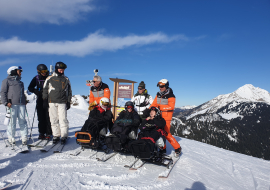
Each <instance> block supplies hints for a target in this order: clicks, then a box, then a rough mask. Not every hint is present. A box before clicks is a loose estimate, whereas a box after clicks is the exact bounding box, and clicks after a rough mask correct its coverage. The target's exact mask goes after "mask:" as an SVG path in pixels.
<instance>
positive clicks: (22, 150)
mask: <svg viewBox="0 0 270 190" xmlns="http://www.w3.org/2000/svg"><path fill="white" fill-rule="evenodd" d="M6 146H7V147H11V150H14V151H15V152H16V153H27V152H29V148H28V146H27V145H23V144H21V145H19V146H17V145H16V144H15V143H14V144H11V143H10V142H9V141H8V140H6Z"/></svg>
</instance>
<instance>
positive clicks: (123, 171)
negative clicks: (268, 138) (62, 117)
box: [0, 97, 270, 190]
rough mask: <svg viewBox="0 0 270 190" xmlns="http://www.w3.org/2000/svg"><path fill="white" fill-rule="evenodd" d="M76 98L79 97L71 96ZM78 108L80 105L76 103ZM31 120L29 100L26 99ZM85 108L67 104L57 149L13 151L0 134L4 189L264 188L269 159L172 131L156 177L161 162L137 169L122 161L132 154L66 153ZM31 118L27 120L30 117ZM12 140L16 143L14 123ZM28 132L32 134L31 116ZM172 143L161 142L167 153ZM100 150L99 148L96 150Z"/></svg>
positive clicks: (0, 116) (269, 181)
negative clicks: (165, 163)
mask: <svg viewBox="0 0 270 190" xmlns="http://www.w3.org/2000/svg"><path fill="white" fill-rule="evenodd" d="M77 100H79V101H80V98H78V97H77ZM77 108H80V109H77ZM27 109H28V113H29V120H30V121H31V122H32V119H33V115H34V111H35V103H29V104H27ZM4 117H5V107H4V106H3V105H1V106H0V132H1V133H2V134H3V135H4V136H5V137H6V132H5V131H6V130H5V129H6V126H4V125H3V121H4ZM87 117H88V110H87V109H81V105H79V107H76V106H72V107H71V108H70V110H68V120H69V125H70V128H69V136H70V138H71V139H70V140H69V141H68V144H67V145H66V147H65V148H64V152H63V153H59V154H56V153H53V152H52V151H49V152H47V153H42V152H40V151H39V150H38V149H36V148H32V149H31V150H30V152H29V153H26V154H20V153H19V154H15V153H14V151H12V150H10V149H9V148H6V147H5V144H4V141H3V140H2V139H1V140H0V147H1V152H0V187H2V186H3V184H4V182H12V183H13V185H12V187H10V189H33V190H36V189H125V190H126V189H128V190H134V189H143V190H150V189H153V190H155V189H185V190H191V189H199V190H206V189H207V190H208V189H210V190H239V189H241V190H243V189H244V190H249V189H255V190H265V189H269V188H270V176H269V173H270V161H266V160H262V159H259V158H254V157H251V156H246V155H243V154H239V153H235V152H232V151H227V150H224V149H221V148H217V147H214V146H211V145H208V144H204V143H201V142H197V141H194V140H189V139H185V138H180V137H176V140H177V141H178V142H179V143H180V144H181V147H182V152H183V153H182V155H181V158H180V160H179V161H178V162H177V164H176V165H175V167H174V169H173V170H172V172H171V174H170V176H169V178H167V179H158V178H157V177H158V174H159V173H161V172H162V171H163V170H162V169H164V168H163V167H162V166H156V165H153V164H145V165H144V166H143V167H142V168H140V169H138V170H137V171H130V170H128V169H127V168H124V167H123V166H124V165H125V164H128V163H129V162H130V161H131V160H133V157H132V156H128V155H117V156H115V157H113V158H112V159H110V160H108V161H107V162H99V161H97V160H96V159H94V158H89V155H90V151H89V150H87V151H84V152H83V153H81V154H79V155H78V156H71V155H69V154H68V151H71V150H74V149H76V148H77V147H78V145H77V144H76V142H75V137H74V133H75V131H78V130H80V129H81V126H82V125H83V124H84V122H85V120H86V119H87ZM31 124H32V123H31ZM17 129H18V131H17V133H16V140H17V143H18V144H19V143H20V141H19V138H20V135H19V127H18V126H17ZM33 136H34V138H35V139H36V138H37V136H38V129H37V120H36V119H35V122H34V128H33ZM172 152H173V148H172V147H171V145H170V144H169V143H167V153H168V154H171V153H172ZM99 154H100V153H99Z"/></svg>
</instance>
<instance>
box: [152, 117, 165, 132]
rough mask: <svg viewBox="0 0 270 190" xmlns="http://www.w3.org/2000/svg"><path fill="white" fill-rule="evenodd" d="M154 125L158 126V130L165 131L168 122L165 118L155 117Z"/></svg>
mask: <svg viewBox="0 0 270 190" xmlns="http://www.w3.org/2000/svg"><path fill="white" fill-rule="evenodd" d="M154 123H155V124H156V126H157V128H158V129H164V127H165V125H166V121H165V119H164V118H163V117H159V116H158V117H155V118H154Z"/></svg>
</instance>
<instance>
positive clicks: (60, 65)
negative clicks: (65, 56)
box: [55, 61, 67, 75]
mask: <svg viewBox="0 0 270 190" xmlns="http://www.w3.org/2000/svg"><path fill="white" fill-rule="evenodd" d="M66 68H67V65H66V64H65V63H63V62H61V61H59V62H57V63H55V72H56V73H57V74H58V75H63V74H64V71H65V69H66Z"/></svg>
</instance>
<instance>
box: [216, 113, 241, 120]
mask: <svg viewBox="0 0 270 190" xmlns="http://www.w3.org/2000/svg"><path fill="white" fill-rule="evenodd" d="M219 115H220V116H221V117H222V118H224V119H227V120H231V119H234V118H237V117H241V118H242V117H243V116H242V115H239V114H238V113H236V112H231V113H219Z"/></svg>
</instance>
